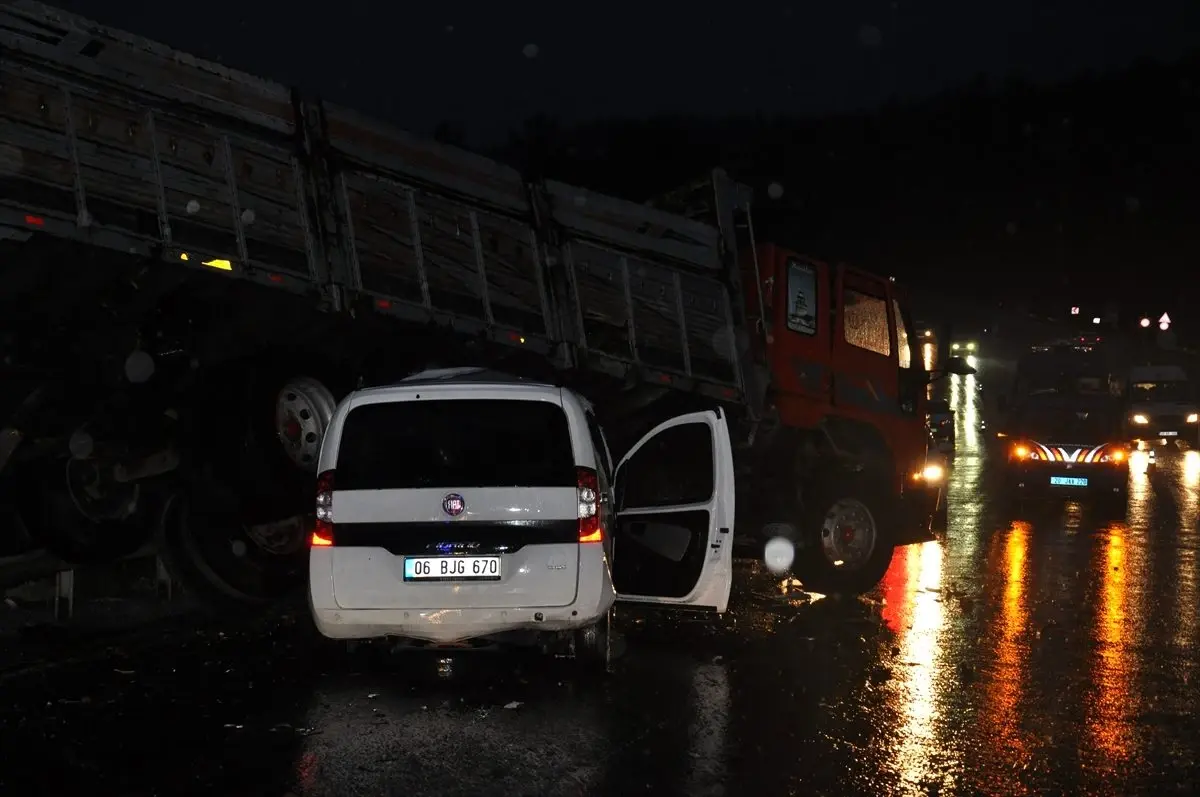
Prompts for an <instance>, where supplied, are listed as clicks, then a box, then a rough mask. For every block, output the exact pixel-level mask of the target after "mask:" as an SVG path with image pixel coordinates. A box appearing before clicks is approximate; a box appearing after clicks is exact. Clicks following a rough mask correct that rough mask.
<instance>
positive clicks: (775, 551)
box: [763, 537, 796, 573]
mask: <svg viewBox="0 0 1200 797" xmlns="http://www.w3.org/2000/svg"><path fill="white" fill-rule="evenodd" d="M795 558H796V546H794V545H792V541H791V540H789V539H787V538H786V537H773V538H771V539H770V540H768V541H767V546H766V548H765V550H764V551H763V561H764V562H765V563H766V565H767V569H768V570H770V571H771V572H772V573H786V572H787V571H788V569H789V568H790V567H791V566H792V561H793V560H794V559H795Z"/></svg>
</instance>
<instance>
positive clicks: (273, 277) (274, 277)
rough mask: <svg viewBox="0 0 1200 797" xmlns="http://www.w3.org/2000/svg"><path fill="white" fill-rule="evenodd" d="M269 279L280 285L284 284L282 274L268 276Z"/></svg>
mask: <svg viewBox="0 0 1200 797" xmlns="http://www.w3.org/2000/svg"><path fill="white" fill-rule="evenodd" d="M267 279H269V280H270V281H271V282H274V283H277V284H278V283H280V282H283V275H282V274H268V275H267Z"/></svg>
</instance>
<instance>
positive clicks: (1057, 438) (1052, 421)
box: [1003, 391, 1129, 499]
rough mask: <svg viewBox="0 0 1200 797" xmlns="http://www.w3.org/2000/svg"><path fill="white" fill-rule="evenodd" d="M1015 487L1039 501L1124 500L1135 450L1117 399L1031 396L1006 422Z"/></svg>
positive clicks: (1011, 479)
mask: <svg viewBox="0 0 1200 797" xmlns="http://www.w3.org/2000/svg"><path fill="white" fill-rule="evenodd" d="M1003 438H1004V439H1005V441H1006V442H1007V444H1008V447H1009V448H1008V452H1007V464H1008V475H1009V484H1010V486H1011V487H1014V488H1016V489H1018V490H1020V491H1021V492H1022V493H1026V494H1030V493H1031V494H1034V495H1037V496H1042V497H1047V496H1051V497H1052V496H1060V495H1061V496H1079V495H1098V496H1104V497H1106V498H1114V499H1123V498H1124V496H1125V492H1126V489H1127V486H1128V481H1129V449H1128V447H1127V446H1126V445H1125V443H1124V441H1123V437H1122V434H1121V411H1120V405H1119V402H1117V401H1115V400H1114V399H1113V397H1111V396H1107V395H1103V394H1096V395H1091V394H1087V395H1079V394H1070V393H1068V394H1063V393H1059V392H1057V391H1040V392H1036V393H1031V394H1030V395H1028V396H1027V397H1026V398H1025V399H1024V401H1023V402H1022V403H1021V406H1019V407H1018V408H1017V409H1016V412H1015V413H1014V416H1013V417H1012V418H1011V419H1010V420H1009V421H1007V422H1006V424H1005V431H1004V433H1003Z"/></svg>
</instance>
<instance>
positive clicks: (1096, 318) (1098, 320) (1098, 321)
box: [1092, 316, 1100, 324]
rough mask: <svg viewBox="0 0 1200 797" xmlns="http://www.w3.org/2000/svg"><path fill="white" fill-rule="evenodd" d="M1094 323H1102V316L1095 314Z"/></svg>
mask: <svg viewBox="0 0 1200 797" xmlns="http://www.w3.org/2000/svg"><path fill="white" fill-rule="evenodd" d="M1092 323H1093V324H1099V323H1100V316H1095V317H1093V318H1092Z"/></svg>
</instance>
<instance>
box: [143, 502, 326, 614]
mask: <svg viewBox="0 0 1200 797" xmlns="http://www.w3.org/2000/svg"><path fill="white" fill-rule="evenodd" d="M156 539H157V542H158V549H159V554H160V556H161V557H162V559H163V563H164V565H166V568H167V571H168V572H169V573H170V574H171V576H172V578H174V579H176V580H177V581H178V582H179V583H180V584H181V585H182V586H183V588H184V590H185V591H186V592H188V593H189V594H190V595H192V596H193V597H195V598H196V599H197V600H198V601H199V602H200V603H201V604H203V605H204V606H206V607H208V608H211V609H218V610H220V609H229V608H246V607H251V608H252V607H259V606H267V605H268V604H270V603H272V602H273V601H275V600H277V599H279V598H280V597H282V596H284V595H286V594H287V593H289V592H291V591H293V590H295V589H296V588H297V587H298V586H299V585H300V584H301V583H302V582H303V576H304V563H305V561H306V560H305V557H304V555H303V554H304V551H303V550H300V551H296V552H294V553H292V554H290V555H276V554H271V553H269V552H266V551H264V550H263V549H262V548H261V547H260V546H259V545H258V544H257V543H255V541H254V540H253V539H252V538H251V537H250V536H249V535H248V534H247V532H246V527H245V525H244V521H243V518H242V516H241V513H240V512H239V511H238V502H237V497H236V494H235V493H234V491H233V490H232V489H230V488H229V487H227V486H225V485H222V484H220V483H219V482H216V481H213V480H211V479H201V480H199V481H197V482H196V483H194V484H191V485H188V486H185V487H181V488H179V489H177V490H175V491H173V492H172V493H171V494H170V495H169V496H168V497H167V498H166V500H165V501H164V503H163V507H162V512H161V514H160V516H159V522H158V528H157V529H156Z"/></svg>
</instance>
